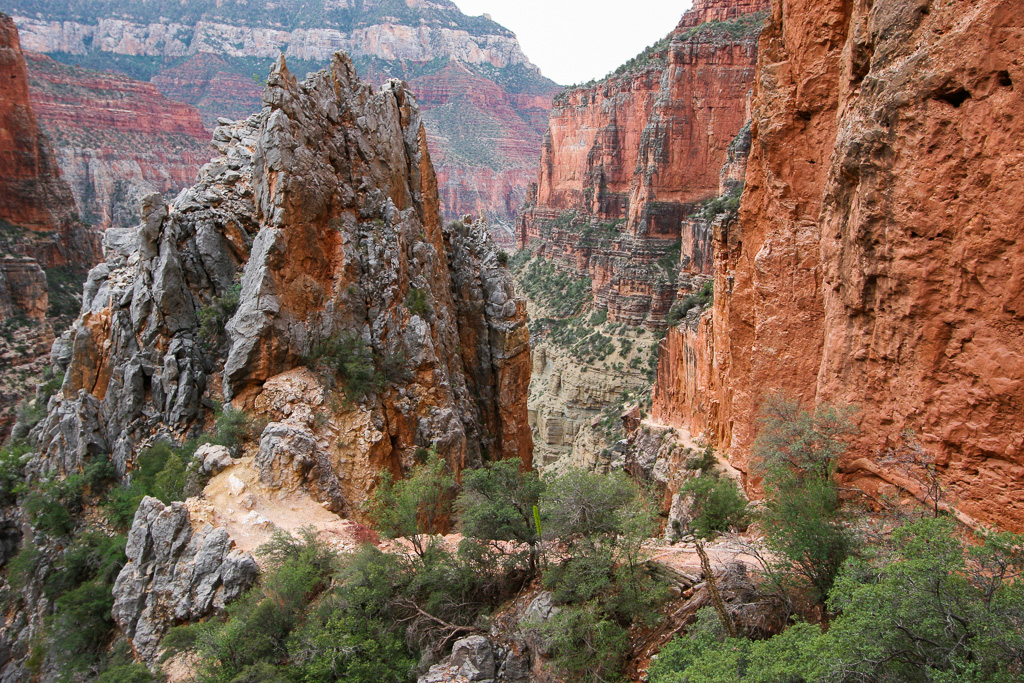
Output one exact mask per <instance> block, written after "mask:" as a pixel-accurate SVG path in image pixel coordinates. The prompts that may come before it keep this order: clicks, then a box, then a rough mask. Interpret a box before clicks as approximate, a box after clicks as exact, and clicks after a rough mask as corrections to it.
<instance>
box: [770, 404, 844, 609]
mask: <svg viewBox="0 0 1024 683" xmlns="http://www.w3.org/2000/svg"><path fill="white" fill-rule="evenodd" d="M850 416H851V410H850V409H849V408H842V409H840V408H835V407H832V406H828V405H822V406H820V407H819V408H818V409H816V410H815V411H814V412H813V413H812V412H810V411H807V410H805V409H803V408H802V407H801V406H800V404H799V403H798V402H797V401H794V400H792V399H789V398H787V397H785V396H782V395H781V394H771V395H769V396H767V397H766V399H765V401H764V404H763V406H762V418H761V424H760V428H759V430H758V434H757V438H756V440H755V443H754V455H755V457H756V458H757V459H758V460H759V461H760V465H759V468H760V470H761V472H763V473H764V481H765V494H766V495H765V501H764V507H763V511H762V513H761V523H762V525H763V527H764V531H765V538H766V541H767V543H768V546H769V547H770V548H771V549H772V551H773V552H774V553H775V556H776V557H777V558H778V561H777V563H776V568H777V569H779V570H781V571H782V572H783V573H786V572H795V573H796V574H798V575H800V576H802V577H803V578H804V579H806V581H807V582H808V584H809V586H810V587H811V589H812V591H813V593H814V598H815V599H816V600H818V601H824V599H825V597H826V596H827V595H828V592H829V589H831V587H832V583H833V581H834V580H835V578H836V576H837V575H838V573H839V569H840V567H841V566H842V564H843V562H844V561H845V560H846V558H847V557H848V556H849V554H850V552H851V549H852V545H853V535H852V532H851V531H850V529H849V528H848V527H847V525H846V524H845V522H844V520H843V518H842V511H841V509H840V498H839V487H838V484H837V483H836V482H835V476H834V475H835V468H836V464H837V463H838V460H839V458H840V457H841V456H842V454H843V453H844V452H845V451H846V448H847V443H846V440H847V437H848V436H849V435H850V434H851V433H853V431H854V425H853V423H852V421H851V419H850Z"/></svg>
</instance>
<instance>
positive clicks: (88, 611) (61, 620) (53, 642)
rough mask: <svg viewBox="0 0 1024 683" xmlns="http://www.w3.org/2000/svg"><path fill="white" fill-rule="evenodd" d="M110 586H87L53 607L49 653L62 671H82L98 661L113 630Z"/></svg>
mask: <svg viewBox="0 0 1024 683" xmlns="http://www.w3.org/2000/svg"><path fill="white" fill-rule="evenodd" d="M110 588H111V587H110V584H107V583H102V582H92V581H90V582H86V583H83V584H82V585H80V586H78V587H77V588H75V589H73V590H71V591H69V592H67V593H65V594H64V595H63V596H61V597H60V598H59V599H58V600H57V603H56V609H55V610H54V615H53V619H52V622H51V625H50V629H49V631H50V653H51V655H52V656H53V657H54V659H55V660H56V662H57V663H58V665H60V666H61V668H62V669H64V670H65V671H68V670H70V671H81V670H84V669H85V668H87V667H89V666H90V665H92V664H94V663H95V662H96V661H98V660H99V658H100V655H101V653H102V652H103V649H104V645H105V644H106V642H107V640H108V638H109V634H110V632H111V630H112V629H113V626H114V620H113V618H112V617H111V616H110V610H111V609H112V608H113V606H114V596H113V595H112V594H111V592H110Z"/></svg>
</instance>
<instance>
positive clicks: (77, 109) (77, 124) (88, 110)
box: [26, 52, 210, 231]
mask: <svg viewBox="0 0 1024 683" xmlns="http://www.w3.org/2000/svg"><path fill="white" fill-rule="evenodd" d="M26 61H27V64H28V74H29V92H30V95H31V100H32V108H33V109H34V110H35V112H36V115H37V117H38V119H39V123H40V126H41V127H42V129H43V130H44V131H45V132H46V135H47V137H48V138H49V139H50V142H51V144H52V146H53V149H54V152H55V154H56V157H57V163H58V165H59V166H60V168H61V172H62V175H63V176H64V178H65V180H66V181H67V182H68V184H69V185H70V186H71V190H72V193H73V194H74V199H75V203H76V205H77V206H78V211H79V214H80V216H81V218H82V220H84V221H85V222H87V223H89V224H90V225H92V226H93V228H94V229H96V230H99V231H103V230H106V229H107V228H110V227H125V226H128V225H132V224H134V223H135V222H136V221H137V220H138V214H139V211H138V205H139V202H140V201H141V200H142V198H143V197H145V196H146V195H148V194H151V193H153V192H159V193H161V194H164V195H172V196H173V195H174V194H177V193H178V191H180V190H181V189H182V188H184V187H187V186H189V185H190V184H192V182H193V181H194V180H195V177H196V172H197V171H198V170H199V167H200V166H201V165H202V164H203V163H205V162H206V161H207V159H208V157H209V148H210V133H209V131H208V130H207V129H206V128H205V127H204V125H203V122H202V119H201V118H200V116H199V111H198V110H196V109H195V108H194V107H191V106H189V105H187V104H184V103H181V102H176V101H174V100H170V99H168V98H166V97H164V96H163V95H162V94H160V92H159V91H158V90H157V89H156V87H155V86H153V85H151V84H149V83H144V82H141V81H137V80H134V79H132V78H128V77H127V76H121V75H118V74H113V73H109V72H101V71H92V70H90V69H83V68H79V67H74V66H69V65H67V64H61V63H59V62H55V61H54V60H52V59H50V58H49V57H48V56H46V55H44V54H40V53H34V52H29V53H27V54H26Z"/></svg>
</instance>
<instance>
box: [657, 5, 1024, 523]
mask: <svg viewBox="0 0 1024 683" xmlns="http://www.w3.org/2000/svg"><path fill="white" fill-rule="evenodd" d="M1022 35H1024V6H1022V5H1021V4H1020V3H1019V2H1015V1H1014V0H978V1H977V2H973V3H964V2H956V3H942V4H938V3H928V2H925V1H923V0H878V1H876V2H874V3H869V2H866V1H864V0H854V1H853V2H849V1H848V0H846V1H843V0H829V1H827V2H813V3H812V2H810V0H774V2H773V8H772V16H771V19H770V22H769V23H768V25H767V26H766V28H765V30H764V31H763V33H762V35H761V40H760V62H759V66H758V74H757V80H756V84H755V91H754V100H753V106H752V114H753V146H752V152H751V157H750V161H749V166H748V170H747V176H746V192H745V194H744V198H743V204H742V208H741V213H740V221H739V224H738V225H734V226H731V227H730V228H729V229H728V230H727V231H723V234H721V235H716V247H715V252H716V253H715V304H714V312H713V328H714V329H713V331H712V332H711V333H709V332H708V331H707V330H706V329H705V327H706V325H707V323H706V322H704V321H702V323H701V327H700V328H699V330H698V331H697V332H693V331H689V330H686V329H681V330H677V331H674V332H673V333H672V335H671V336H670V338H669V340H668V342H667V350H668V353H667V354H666V355H665V356H664V357H663V359H662V365H663V367H662V369H661V371H660V372H659V381H660V382H664V383H665V384H664V385H662V386H659V391H658V393H657V396H656V405H655V416H656V417H659V416H660V417H663V418H665V419H669V420H674V421H678V422H681V423H683V424H686V423H689V425H690V426H691V427H692V428H694V429H695V431H697V432H700V431H707V432H708V433H709V434H712V435H713V436H714V438H715V440H716V442H717V443H718V444H719V445H721V446H723V447H726V448H728V449H729V451H730V453H731V456H732V458H733V460H734V462H735V463H736V464H737V465H738V466H740V467H741V468H744V469H745V468H746V467H747V464H748V460H747V459H748V456H749V452H750V447H751V444H752V440H753V437H754V432H755V426H756V416H757V410H758V404H759V401H760V399H761V397H762V396H763V395H764V393H765V392H766V391H769V390H772V389H782V390H785V391H787V392H789V393H791V394H793V395H795V396H799V397H801V398H802V399H804V400H805V401H807V402H809V403H813V402H815V401H831V402H843V403H851V404H855V405H856V406H857V407H858V408H859V409H860V413H859V414H860V418H859V420H860V428H861V432H860V435H859V437H858V439H857V441H856V444H855V447H854V449H853V452H852V453H851V455H850V458H849V462H847V463H846V467H845V469H846V476H847V477H848V478H849V479H850V480H851V481H852V482H854V483H858V484H860V485H861V486H862V487H864V488H866V489H868V490H869V491H879V490H881V491H884V490H885V489H886V484H884V483H880V479H879V476H880V477H881V480H885V479H888V480H890V481H896V479H897V477H896V476H894V474H895V473H891V472H887V471H886V470H885V468H884V466H883V467H879V459H878V455H879V453H880V452H881V451H882V450H883V449H885V448H887V447H889V446H891V445H894V444H895V443H897V442H898V440H899V435H900V433H901V432H902V431H903V430H905V429H911V430H913V431H914V432H915V434H916V436H917V438H918V439H919V440H920V442H921V444H922V445H923V446H924V447H925V448H926V449H927V451H928V452H929V453H931V454H933V455H935V456H936V457H937V459H938V463H939V465H940V471H941V473H942V475H943V477H944V480H945V482H946V484H947V486H948V491H947V498H948V500H949V501H950V502H951V503H952V504H953V505H955V506H956V507H957V508H958V509H959V511H960V512H961V513H962V514H963V515H965V516H966V517H970V518H974V519H976V520H979V521H980V522H982V523H987V524H995V525H999V526H1004V527H1008V528H1011V529H1015V530H1018V531H1019V530H1021V529H1024V494H1022V493H1021V492H1022V491H1024V412H1022V411H1021V406H1022V405H1024V351H1022V348H1024V347H1022V346H1021V338H1022V336H1024V275H1022V274H1024V242H1022V240H1021V239H1020V238H1021V232H1022V226H1024V205H1021V204H1020V202H1019V201H1017V200H1016V198H1017V197H1019V196H1021V195H1022V194H1024V172H1022V171H1021V168H1022V165H1021V162H1022V161H1024V119H1022V118H1021V117H1020V116H1019V115H1018V114H1019V112H1020V111H1022V110H1024V97H1022V86H1024V67H1022V66H1021V62H1020V50H1021V40H1022V39H1021V36H1022ZM858 460H859V462H858ZM869 470H870V471H872V472H874V474H869ZM889 488H890V489H891V487H889Z"/></svg>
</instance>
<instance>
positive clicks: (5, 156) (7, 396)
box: [0, 14, 99, 435]
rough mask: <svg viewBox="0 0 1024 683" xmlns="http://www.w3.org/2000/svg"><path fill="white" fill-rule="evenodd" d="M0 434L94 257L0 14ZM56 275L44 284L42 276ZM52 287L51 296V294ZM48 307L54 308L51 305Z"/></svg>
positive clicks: (90, 236)
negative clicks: (80, 275) (54, 324)
mask: <svg viewBox="0 0 1024 683" xmlns="http://www.w3.org/2000/svg"><path fill="white" fill-rule="evenodd" d="M0 255H2V258H0V325H2V328H3V329H2V332H3V334H2V335H0V432H3V434H4V435H6V432H7V428H8V427H9V426H10V424H11V423H12V422H13V420H14V408H15V406H16V404H17V402H18V400H19V399H20V398H22V397H23V396H24V395H25V394H26V392H28V391H30V390H34V388H35V386H36V385H37V384H38V377H39V375H40V373H41V372H42V370H43V367H44V365H45V363H44V362H43V361H42V360H40V356H41V354H45V353H46V352H47V350H48V349H49V346H50V343H51V342H52V341H53V332H52V329H51V323H52V322H54V321H55V318H56V317H68V316H69V315H73V313H72V312H71V309H72V308H75V307H76V303H75V301H74V294H72V293H71V292H70V291H69V290H72V289H74V288H75V285H74V283H75V282H78V284H79V285H80V281H76V280H75V273H76V272H77V273H83V274H84V271H85V269H86V268H88V267H90V266H92V265H93V264H94V263H95V261H96V259H97V258H98V256H99V241H98V239H97V236H96V234H95V233H93V232H92V231H90V230H89V228H88V227H87V226H85V225H83V224H82V223H81V222H80V221H79V220H78V218H77V215H76V212H75V203H74V200H73V199H72V195H71V190H70V189H69V188H68V185H67V183H65V182H64V179H63V178H62V177H61V174H60V170H59V168H58V166H57V163H56V161H55V159H54V156H53V152H52V150H51V148H50V143H49V141H48V140H47V138H46V135H45V134H44V133H43V132H42V130H41V129H40V126H39V123H38V121H37V119H36V115H35V112H34V111H33V107H32V102H31V101H30V97H29V80H28V72H27V69H26V66H25V58H24V56H23V54H22V51H21V44H20V41H19V39H18V31H17V29H16V28H15V25H14V22H13V21H12V20H11V19H10V17H8V16H6V15H4V14H0ZM44 269H46V270H49V269H59V270H57V271H55V272H54V273H53V277H52V282H50V281H48V278H47V273H46V270H44ZM51 288H52V289H51ZM51 304H55V305H52V306H51Z"/></svg>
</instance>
